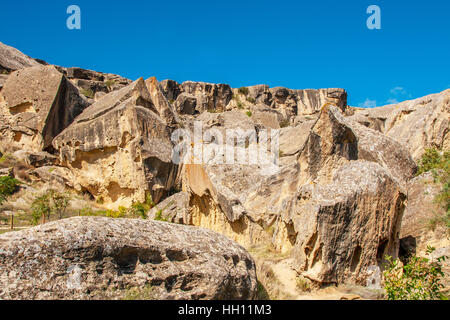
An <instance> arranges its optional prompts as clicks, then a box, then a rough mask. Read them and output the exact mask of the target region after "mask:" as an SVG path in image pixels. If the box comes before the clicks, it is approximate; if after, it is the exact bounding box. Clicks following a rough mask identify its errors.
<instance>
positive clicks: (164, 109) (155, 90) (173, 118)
mask: <svg viewBox="0 0 450 320" xmlns="http://www.w3.org/2000/svg"><path fill="white" fill-rule="evenodd" d="M145 84H146V86H147V89H148V91H149V93H150V96H151V99H152V102H153V104H154V106H155V107H156V109H157V110H158V113H159V115H160V117H161V118H162V119H163V120H164V122H165V123H166V124H167V125H168V126H173V125H175V124H176V123H178V122H179V121H178V120H177V115H176V114H175V112H174V111H173V109H172V106H171V105H170V104H169V102H168V101H167V98H166V97H165V96H164V93H163V92H162V87H161V86H160V84H159V83H158V81H157V80H156V78H155V77H152V78H149V79H147V80H146V81H145Z"/></svg>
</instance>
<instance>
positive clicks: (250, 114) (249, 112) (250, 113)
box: [245, 111, 253, 117]
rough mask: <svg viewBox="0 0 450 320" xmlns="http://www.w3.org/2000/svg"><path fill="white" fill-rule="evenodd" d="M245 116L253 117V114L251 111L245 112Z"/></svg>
mask: <svg viewBox="0 0 450 320" xmlns="http://www.w3.org/2000/svg"><path fill="white" fill-rule="evenodd" d="M245 114H246V115H247V116H249V117H251V116H252V115H253V113H252V112H251V111H247V112H246V113H245Z"/></svg>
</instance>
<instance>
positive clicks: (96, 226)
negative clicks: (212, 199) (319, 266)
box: [0, 217, 256, 300]
mask: <svg viewBox="0 0 450 320" xmlns="http://www.w3.org/2000/svg"><path fill="white" fill-rule="evenodd" d="M255 290H256V274H255V264H254V262H253V260H252V258H251V257H250V255H249V254H248V253H247V252H246V251H245V250H244V249H243V248H242V247H240V246H239V245H237V244H236V243H234V242H233V241H231V240H229V239H227V238H226V237H224V236H222V235H219V234H217V233H214V232H211V231H209V230H205V229H202V228H194V227H189V226H182V225H175V224H169V223H163V222H155V221H144V220H131V219H108V218H100V217H89V218H88V217H75V218H70V219H66V220H61V221H58V222H52V223H48V224H45V225H41V226H39V227H35V228H32V229H28V230H24V231H19V232H12V233H8V234H4V235H1V236H0V299H26V300H28V299H29V300H37V299H70V300H72V299H124V298H134V299H139V298H141V297H142V298H147V299H251V298H253V297H254V294H255Z"/></svg>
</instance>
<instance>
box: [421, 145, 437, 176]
mask: <svg viewBox="0 0 450 320" xmlns="http://www.w3.org/2000/svg"><path fill="white" fill-rule="evenodd" d="M441 162H442V158H441V155H440V154H439V151H438V150H437V149H435V148H430V149H426V150H425V153H424V154H423V155H422V158H421V159H420V160H419V167H418V170H417V175H420V174H422V173H424V172H428V171H430V170H434V169H437V168H439V166H440V164H441Z"/></svg>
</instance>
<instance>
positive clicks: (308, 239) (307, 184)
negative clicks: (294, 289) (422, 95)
mask: <svg viewBox="0 0 450 320" xmlns="http://www.w3.org/2000/svg"><path fill="white" fill-rule="evenodd" d="M283 135H285V138H282V137H280V140H281V141H283V139H286V137H289V140H290V139H294V138H295V139H297V140H298V141H296V142H295V143H293V145H292V146H289V145H288V142H287V141H286V142H284V143H280V144H281V145H285V148H286V149H287V151H288V152H289V158H290V159H291V161H287V162H283V161H280V163H279V170H275V171H272V170H271V169H273V163H272V164H270V157H269V159H268V160H269V161H268V162H266V163H265V164H263V163H258V164H233V165H226V164H213V163H202V164H186V165H185V166H184V172H183V182H184V189H185V190H186V191H187V192H188V193H189V205H190V212H189V217H188V219H187V223H191V224H194V225H199V226H203V227H207V228H210V229H213V230H215V231H218V232H221V233H224V234H226V235H227V236H229V237H231V238H232V239H234V240H235V241H238V242H239V243H241V244H242V245H245V246H251V245H255V244H259V245H260V244H261V243H264V242H266V241H269V242H271V243H272V244H273V245H275V247H276V248H277V249H278V250H279V251H281V252H284V253H288V252H291V255H292V257H293V258H294V265H295V267H296V269H297V271H298V272H299V273H301V274H303V275H304V276H305V277H308V278H309V279H311V280H313V281H315V282H317V283H320V284H324V283H342V282H346V281H352V282H358V283H365V281H366V277H367V276H368V275H369V271H370V270H371V269H372V268H373V267H374V266H375V267H380V266H381V264H382V262H383V261H382V260H383V258H384V256H385V254H389V255H392V256H396V254H397V250H398V246H399V232H400V231H399V228H400V219H401V215H402V213H403V210H404V206H405V200H406V193H405V190H404V189H403V187H402V181H401V178H402V176H403V175H402V172H412V171H413V170H414V168H415V164H414V162H413V161H412V160H411V159H410V157H409V155H408V153H407V152H406V151H405V149H404V148H402V146H400V145H399V144H398V143H396V142H395V141H393V140H392V139H388V140H384V138H383V137H381V135H378V134H377V133H376V132H375V131H372V130H370V129H368V128H366V127H364V126H358V124H356V123H353V122H350V121H347V120H346V119H345V118H344V116H343V114H342V113H341V111H340V110H339V108H338V107H335V106H325V107H324V108H322V110H321V113H320V116H319V118H318V119H317V120H316V121H314V122H312V123H305V126H303V127H298V128H296V129H295V130H293V132H285V134H282V136H283ZM369 136H370V137H371V139H372V141H370V139H368V137H369ZM297 142H298V143H300V144H302V145H299V144H297ZM369 142H370V143H372V144H373V143H375V145H377V146H378V147H379V149H377V150H371V148H370V144H369ZM288 147H289V148H290V147H291V149H288ZM394 149H398V150H397V151H396V153H395V154H396V155H397V158H395V160H396V161H400V162H401V164H402V165H403V167H404V168H403V169H402V171H399V169H398V168H397V167H395V168H393V169H390V168H389V167H390V161H393V160H391V157H390V156H389V155H388V154H389V153H392V152H393V150H394ZM369 155H370V156H369ZM274 156H276V155H274ZM275 158H276V157H275ZM282 159H283V158H282ZM292 159H293V160H292ZM403 170H404V171H403ZM408 170H409V171H408Z"/></svg>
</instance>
